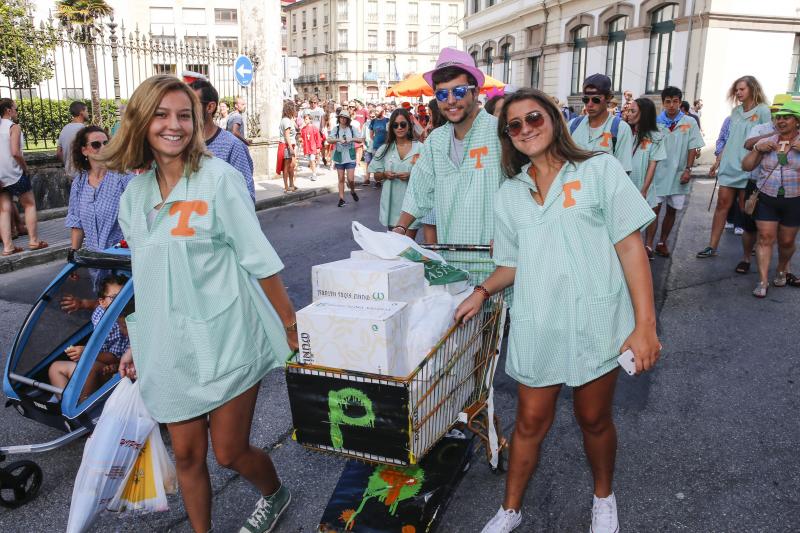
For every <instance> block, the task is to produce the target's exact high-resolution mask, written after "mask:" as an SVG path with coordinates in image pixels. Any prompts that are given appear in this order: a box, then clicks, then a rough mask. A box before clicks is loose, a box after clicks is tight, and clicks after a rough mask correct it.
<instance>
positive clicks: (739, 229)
mask: <svg viewBox="0 0 800 533" xmlns="http://www.w3.org/2000/svg"><path fill="white" fill-rule="evenodd" d="M742 233H744V228H740V227H738V226H737V227H736V228H734V230H733V234H734V235H741V234H742Z"/></svg>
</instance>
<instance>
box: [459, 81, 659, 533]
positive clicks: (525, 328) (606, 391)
mask: <svg viewBox="0 0 800 533" xmlns="http://www.w3.org/2000/svg"><path fill="white" fill-rule="evenodd" d="M498 135H500V136H501V142H502V146H503V157H502V164H503V169H504V171H505V173H506V175H508V176H513V177H511V178H508V179H506V180H505V181H504V182H503V184H502V186H501V187H500V190H499V191H498V192H497V195H496V198H495V203H494V205H495V208H494V211H495V225H494V261H495V264H496V265H497V269H496V270H495V271H494V273H493V274H492V275H491V276H489V278H488V279H487V280H486V281H484V282H483V285H479V286H477V287H475V292H474V293H473V294H472V295H471V296H470V297H469V298H468V299H467V300H465V301H464V303H462V304H461V305H460V306H459V308H458V310H457V311H456V319H464V320H468V319H470V318H472V317H473V316H475V315H476V314H478V313H479V312H480V310H481V309H482V308H483V305H484V302H485V300H486V299H487V298H488V297H489V296H490V295H491V294H494V293H497V292H500V291H502V290H503V289H504V288H506V287H508V286H510V285H512V284H513V285H514V303H513V306H512V308H511V315H512V322H511V330H510V333H509V341H508V355H507V360H506V373H508V375H509V376H511V377H512V378H513V379H515V380H516V381H517V382H519V386H518V396H519V398H518V404H517V419H516V424H515V427H514V436H513V438H512V441H511V451H510V456H509V464H508V477H507V479H506V494H505V500H504V502H503V505H502V507H501V508H500V510H499V511H498V512H497V514H496V515H495V516H494V517H493V518H492V519H491V520H490V521H489V522H488V523H487V524H486V526H485V528H484V529H483V533H508V532H510V531H512V530H514V529H516V528H517V527H519V525H520V524H521V522H522V515H521V513H520V507H521V506H522V499H523V495H524V493H525V489H526V487H527V485H528V481H529V480H530V478H531V476H532V475H533V473H534V471H535V469H536V464H537V462H538V460H539V452H540V448H541V444H542V441H543V440H544V438H545V436H546V435H547V432H548V430H549V429H550V425H551V423H552V422H553V417H554V416H555V408H556V400H557V398H558V395H559V391H560V390H561V387H562V386H563V385H565V384H566V385H567V386H570V387H573V403H574V408H575V415H576V418H577V420H578V425H579V426H580V428H581V431H582V433H583V439H584V448H585V450H586V455H587V457H588V459H589V463H590V465H591V468H592V474H593V476H594V503H593V507H592V525H591V531H593V532H595V533H614V532H616V531H619V524H618V521H617V508H616V500H615V496H614V493H613V489H612V481H613V477H614V457H615V454H616V447H617V436H616V429H615V428H614V421H613V418H612V402H613V398H614V387H615V384H616V381H617V375H618V373H619V371H618V364H617V358H618V356H619V355H620V353H622V352H623V351H625V350H627V349H629V348H630V349H631V350H632V351H633V354H634V357H635V360H636V370H637V372H643V371H646V370H649V369H650V368H652V366H653V365H654V364H655V362H656V360H657V359H658V356H659V350H660V345H659V342H658V337H657V335H656V317H655V306H654V303H653V283H652V278H651V274H650V265H649V262H648V260H647V254H646V253H645V249H644V245H643V243H642V236H641V233H640V230H641V229H642V228H643V227H645V226H647V224H649V223H650V222H651V221H652V220H653V218H654V214H653V210H652V209H651V208H650V206H649V205H648V204H647V202H646V201H645V199H644V198H643V197H642V195H641V193H640V192H639V191H638V190H637V188H636V186H635V185H634V184H633V183H632V182H631V180H630V178H629V177H628V175H627V173H626V172H625V170H624V169H623V167H622V165H621V164H620V163H619V161H617V160H616V159H615V158H614V157H613V156H612V155H610V154H597V153H592V152H588V151H585V150H582V149H580V148H579V147H578V146H577V145H576V144H575V142H574V141H573V140H572V139H571V137H570V136H569V135H568V134H567V125H566V122H565V121H564V118H563V116H562V115H561V112H560V110H559V109H558V108H557V107H556V105H555V104H554V103H553V100H552V99H551V98H550V97H549V96H547V95H546V94H545V93H543V92H541V91H538V90H535V89H521V90H519V91H517V92H515V93H514V94H513V95H512V96H510V97H508V99H507V100H506V102H505V105H504V106H503V110H502V112H501V114H500V119H499V123H498ZM531 528H532V526H531V524H530V523H529V524H527V525H526V526H525V527H524V529H525V530H526V531H528V530H530V529H531Z"/></svg>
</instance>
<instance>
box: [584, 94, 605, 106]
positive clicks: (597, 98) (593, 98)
mask: <svg viewBox="0 0 800 533" xmlns="http://www.w3.org/2000/svg"><path fill="white" fill-rule="evenodd" d="M590 100H591V102H592V103H593V104H599V103H600V102H602V101H603V97H602V96H586V95H584V96H583V98H581V101H582V102H583V103H584V104H588V103H589V101H590Z"/></svg>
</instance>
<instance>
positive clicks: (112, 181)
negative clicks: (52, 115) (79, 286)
mask: <svg viewBox="0 0 800 533" xmlns="http://www.w3.org/2000/svg"><path fill="white" fill-rule="evenodd" d="M106 144H108V135H106V132H105V131H104V130H103V129H102V128H100V127H98V126H89V127H87V128H83V129H82V130H80V131H79V132H78V134H77V135H76V136H75V140H74V141H73V143H72V154H71V155H72V164H73V168H75V170H77V171H78V175H77V176H76V177H75V179H73V180H72V188H71V189H70V193H69V208H68V211H67V218H66V221H65V225H66V227H68V228H71V233H72V236H71V241H72V242H71V246H70V247H71V248H72V249H73V250H77V249H79V248H81V247H83V248H87V249H89V250H93V251H102V250H105V249H106V248H109V247H111V246H113V245H115V244H117V243H118V242H119V241H121V240H122V230H121V229H120V227H119V222H117V215H118V214H119V199H120V197H121V196H122V193H123V192H125V188H126V187H127V186H128V183H129V182H130V180H131V179H132V178H133V174H120V173H118V172H113V171H110V170H107V169H106V167H105V166H104V165H103V164H102V163H100V162H99V161H97V160H96V159H95V156H97V154H98V153H99V152H100V151H101V150H102V149H103V147H104V146H105V145H106ZM91 272H92V279H93V281H94V282H95V288H98V286H97V284H98V283H99V281H100V280H101V279H102V278H104V277H105V276H106V275H107V274H108V272H107V271H105V270H103V271H101V270H97V271H96V270H91ZM63 305H64V307H65V309H66V310H74V309H71V308H72V303H71V302H63ZM90 305H93V304H91V303H90Z"/></svg>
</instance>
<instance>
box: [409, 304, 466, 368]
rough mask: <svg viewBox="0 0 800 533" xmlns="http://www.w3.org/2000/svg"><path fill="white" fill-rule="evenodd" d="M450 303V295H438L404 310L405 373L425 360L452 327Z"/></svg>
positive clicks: (451, 306) (452, 309)
mask: <svg viewBox="0 0 800 533" xmlns="http://www.w3.org/2000/svg"><path fill="white" fill-rule="evenodd" d="M453 300H454V298H453V296H451V295H450V293H448V292H438V293H433V294H429V295H427V296H424V297H422V298H420V299H418V300H416V301H415V302H414V303H412V304H410V305H409V306H408V308H407V309H406V325H407V327H408V330H407V331H406V354H407V356H406V357H407V361H408V365H409V368H408V369H407V371H406V374H408V373H410V372H411V371H412V370H414V369H415V368H416V367H417V365H419V364H420V363H421V362H422V360H423V359H425V356H426V355H428V354H429V353H430V351H431V349H432V348H433V347H434V346H435V345H436V343H437V342H439V340H440V339H441V338H442V337H444V334H445V333H447V330H448V329H449V328H450V326H452V325H453V313H454V308H453Z"/></svg>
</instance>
